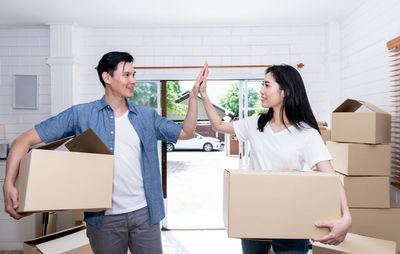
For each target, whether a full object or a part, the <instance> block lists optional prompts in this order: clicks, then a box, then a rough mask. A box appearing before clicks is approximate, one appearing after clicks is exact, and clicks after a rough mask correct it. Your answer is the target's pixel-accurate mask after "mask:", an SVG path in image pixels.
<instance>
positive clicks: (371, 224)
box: [350, 205, 400, 252]
mask: <svg viewBox="0 0 400 254" xmlns="http://www.w3.org/2000/svg"><path fill="white" fill-rule="evenodd" d="M350 213H351V217H352V226H351V229H350V232H351V233H355V234H360V235H365V236H369V237H375V238H379V239H384V240H389V241H394V242H396V243H397V247H396V248H397V251H398V252H399V251H400V208H399V207H396V206H393V205H392V207H391V208H390V209H363V208H350Z"/></svg>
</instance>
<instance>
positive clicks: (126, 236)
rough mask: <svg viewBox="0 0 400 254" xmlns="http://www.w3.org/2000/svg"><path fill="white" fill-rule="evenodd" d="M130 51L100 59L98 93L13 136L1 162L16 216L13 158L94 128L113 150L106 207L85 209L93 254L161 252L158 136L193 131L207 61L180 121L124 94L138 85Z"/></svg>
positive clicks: (186, 135)
mask: <svg viewBox="0 0 400 254" xmlns="http://www.w3.org/2000/svg"><path fill="white" fill-rule="evenodd" d="M132 63H133V57H132V56H131V55H130V54H128V53H125V52H110V53H107V54H105V55H104V56H103V57H102V58H101V60H100V61H99V64H98V67H97V72H98V75H99V79H100V82H101V83H102V84H103V86H104V88H105V95H104V97H103V98H102V99H100V100H97V101H93V102H90V103H85V104H80V105H75V106H72V107H71V108H69V109H67V110H65V111H63V112H61V113H60V114H58V115H57V116H54V117H52V118H49V119H47V120H45V121H43V122H41V123H39V124H37V125H35V127H34V128H32V129H30V130H28V131H27V132H25V133H23V134H22V135H21V136H19V137H18V138H17V139H15V141H14V142H13V145H12V147H11V151H10V153H9V157H8V160H7V166H6V177H5V180H4V185H3V191H4V200H5V210H6V212H7V213H9V214H10V216H12V217H13V218H15V219H20V218H22V217H24V216H27V215H29V214H20V213H17V212H16V209H17V208H18V190H17V189H16V188H15V180H16V177H17V175H18V170H19V162H20V161H21V159H22V157H23V156H24V155H25V154H26V152H27V151H28V149H29V147H31V146H33V145H36V144H39V143H41V142H45V143H49V142H52V141H55V140H58V139H61V138H64V137H67V136H71V135H78V134H80V133H81V132H83V131H85V130H87V129H88V128H92V129H93V130H94V132H95V133H96V134H97V135H98V136H99V137H100V138H101V140H102V141H103V142H104V144H106V146H107V147H108V148H109V149H110V151H111V152H113V153H114V157H115V161H114V181H113V196H112V207H111V208H110V209H108V210H106V211H102V212H96V213H93V212H86V213H85V221H86V222H87V235H88V237H89V240H90V244H91V246H92V249H93V251H94V253H96V254H97V253H124V254H126V253H127V249H128V247H129V249H130V251H131V252H132V253H135V254H141V253H146V254H153V253H154V254H156V253H157V254H158V253H162V245H161V231H160V224H159V223H160V221H161V220H162V219H163V218H164V216H165V211H164V203H163V196H162V186H161V177H160V169H159V162H158V155H157V140H163V141H166V142H173V143H175V142H176V141H177V139H191V138H193V137H194V132H195V127H196V122H197V94H198V92H199V86H200V84H201V83H202V81H203V79H204V77H205V76H206V75H205V73H206V72H207V63H206V64H205V65H204V67H203V69H202V71H201V72H200V74H199V76H198V77H197V79H196V81H195V84H194V86H193V89H192V91H191V93H190V100H189V108H188V112H187V115H186V118H185V120H184V122H183V124H182V126H179V125H177V124H175V123H174V122H172V121H169V120H167V119H165V118H163V117H161V116H159V115H158V114H157V112H156V111H155V110H153V109H151V108H148V107H144V106H139V105H135V104H133V103H131V102H128V101H127V100H126V99H127V98H130V97H132V96H133V92H134V87H135V84H136V79H135V73H136V72H135V68H134V67H133V65H132Z"/></svg>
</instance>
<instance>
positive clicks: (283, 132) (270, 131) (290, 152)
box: [200, 65, 351, 254]
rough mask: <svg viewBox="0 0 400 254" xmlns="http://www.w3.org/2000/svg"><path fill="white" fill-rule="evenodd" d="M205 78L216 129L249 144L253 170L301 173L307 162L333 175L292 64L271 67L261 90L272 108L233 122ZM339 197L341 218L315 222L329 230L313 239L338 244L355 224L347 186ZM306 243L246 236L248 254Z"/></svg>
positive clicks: (296, 249)
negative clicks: (211, 93)
mask: <svg viewBox="0 0 400 254" xmlns="http://www.w3.org/2000/svg"><path fill="white" fill-rule="evenodd" d="M206 73H208V69H207V70H206ZM206 77H207V76H206ZM204 80H205V81H203V83H202V84H201V86H200V94H201V96H202V101H203V105H204V108H205V110H206V113H207V116H208V119H209V120H210V122H211V125H212V127H213V129H214V130H215V131H218V132H223V133H229V134H236V136H237V137H238V139H239V140H241V141H247V140H248V141H249V142H250V148H251V153H252V156H251V159H250V163H249V169H250V170H256V169H262V170H268V171H287V170H293V169H294V170H299V171H301V170H302V169H303V167H304V164H305V163H307V164H308V165H309V166H310V168H312V169H316V170H318V171H321V172H327V173H331V174H335V171H334V170H333V167H332V165H331V163H330V160H331V157H330V155H329V153H328V151H327V149H326V146H325V144H324V143H323V141H322V138H321V136H320V133H319V130H318V125H317V121H316V120H315V117H314V115H313V113H312V110H311V107H310V104H309V102H308V98H307V94H306V90H305V87H304V83H303V80H302V78H301V76H300V74H299V72H298V71H297V70H296V69H295V68H293V67H291V66H288V65H274V66H272V67H269V68H268V69H267V70H266V75H265V78H264V81H263V85H262V88H261V90H260V94H261V102H262V107H263V108H268V109H269V110H268V112H267V113H265V114H260V115H256V116H251V117H248V118H245V119H242V120H239V121H236V122H230V123H228V122H222V121H221V119H220V118H219V116H218V114H217V113H216V111H215V110H214V107H213V106H212V104H211V101H210V99H209V98H208V96H207V91H206V90H207V82H206V78H204ZM340 196H341V213H342V217H341V218H340V219H338V220H334V221H329V222H324V223H317V224H316V225H315V226H316V227H319V228H329V230H330V233H329V234H327V235H325V236H323V237H321V238H319V239H314V241H319V242H322V243H325V244H333V245H338V244H339V243H341V242H342V241H343V240H344V238H345V236H346V234H347V232H348V230H349V229H350V226H351V216H350V212H349V208H348V206H347V200H346V195H345V193H344V189H343V185H340ZM308 245H309V240H308V239H273V240H271V241H254V240H247V239H242V250H243V253H244V254H252V253H254V254H255V253H267V251H268V250H269V249H270V248H271V246H272V248H273V249H274V252H275V253H276V254H279V253H291V254H297V253H299V254H300V253H307V252H308Z"/></svg>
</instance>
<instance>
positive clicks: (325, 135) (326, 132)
mask: <svg viewBox="0 0 400 254" xmlns="http://www.w3.org/2000/svg"><path fill="white" fill-rule="evenodd" d="M320 132H321V137H322V140H323V141H324V143H325V144H326V142H327V141H329V140H331V130H328V129H325V130H321V129H320Z"/></svg>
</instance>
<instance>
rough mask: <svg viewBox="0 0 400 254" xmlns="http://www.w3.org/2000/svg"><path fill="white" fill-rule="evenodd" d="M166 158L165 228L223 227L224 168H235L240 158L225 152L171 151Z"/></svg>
mask: <svg viewBox="0 0 400 254" xmlns="http://www.w3.org/2000/svg"><path fill="white" fill-rule="evenodd" d="M167 161H168V164H167V170H168V174H167V176H168V180H167V181H168V182H167V225H168V227H170V228H215V227H222V226H223V223H222V195H223V192H222V191H223V175H224V169H230V168H238V165H239V157H230V156H226V155H225V151H212V152H202V151H173V152H168V153H167Z"/></svg>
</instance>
